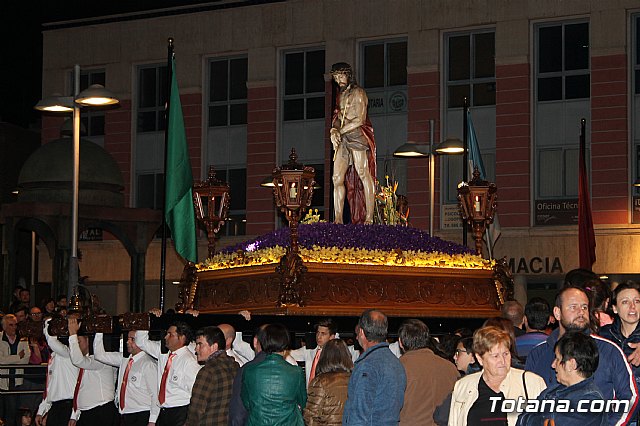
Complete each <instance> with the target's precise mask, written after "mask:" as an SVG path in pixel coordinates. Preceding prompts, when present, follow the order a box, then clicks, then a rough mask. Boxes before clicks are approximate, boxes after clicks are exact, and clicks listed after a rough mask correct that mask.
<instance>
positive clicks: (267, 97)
mask: <svg viewBox="0 0 640 426" xmlns="http://www.w3.org/2000/svg"><path fill="white" fill-rule="evenodd" d="M247 102H248V104H247V109H248V111H247V114H248V117H247V234H248V235H261V234H264V233H267V232H270V231H272V230H273V229H274V225H275V224H274V205H273V192H272V191H271V190H269V189H267V188H263V187H261V186H260V182H262V180H263V179H264V178H265V177H267V176H269V175H271V173H272V172H273V167H274V165H275V163H276V120H277V113H276V107H277V89H276V87H255V88H249V90H248V93H247Z"/></svg>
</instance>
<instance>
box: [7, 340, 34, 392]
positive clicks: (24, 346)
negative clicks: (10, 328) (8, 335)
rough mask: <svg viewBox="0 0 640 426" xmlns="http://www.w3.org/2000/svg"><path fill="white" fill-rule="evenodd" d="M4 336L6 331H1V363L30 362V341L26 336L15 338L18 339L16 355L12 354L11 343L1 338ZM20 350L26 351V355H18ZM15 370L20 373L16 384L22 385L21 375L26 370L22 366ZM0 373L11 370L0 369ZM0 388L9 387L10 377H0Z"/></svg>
mask: <svg viewBox="0 0 640 426" xmlns="http://www.w3.org/2000/svg"><path fill="white" fill-rule="evenodd" d="M3 336H4V333H0V364H29V357H30V356H31V350H30V349H29V341H28V340H27V339H26V338H25V339H21V338H20V337H18V336H17V335H16V336H15V339H16V340H17V341H18V348H17V350H16V355H11V348H10V347H9V343H8V342H5V341H4V340H1V339H2V337H3ZM14 342H15V341H14ZM20 351H24V356H23V357H22V358H20V355H18V354H19V353H20ZM15 372H16V374H17V375H18V377H16V378H15V381H16V386H20V385H21V384H22V383H23V379H22V376H21V375H22V374H24V370H23V369H22V368H18V369H16V370H15ZM0 374H9V370H4V369H3V370H0ZM0 389H4V390H8V389H9V378H7V377H4V378H0Z"/></svg>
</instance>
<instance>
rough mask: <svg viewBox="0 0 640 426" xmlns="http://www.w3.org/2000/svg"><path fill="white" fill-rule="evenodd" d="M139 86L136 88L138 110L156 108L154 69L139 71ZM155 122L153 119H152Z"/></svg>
mask: <svg viewBox="0 0 640 426" xmlns="http://www.w3.org/2000/svg"><path fill="white" fill-rule="evenodd" d="M139 77H140V82H139V83H140V85H139V88H138V99H139V104H138V106H139V107H140V108H146V107H154V106H156V88H157V84H156V83H157V81H156V69H155V68H142V69H141V70H140V74H139ZM154 121H155V118H154Z"/></svg>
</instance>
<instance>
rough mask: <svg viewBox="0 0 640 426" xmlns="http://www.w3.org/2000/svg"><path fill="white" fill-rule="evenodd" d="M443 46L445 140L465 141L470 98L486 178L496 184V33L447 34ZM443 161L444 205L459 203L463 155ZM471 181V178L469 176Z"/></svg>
mask: <svg viewBox="0 0 640 426" xmlns="http://www.w3.org/2000/svg"><path fill="white" fill-rule="evenodd" d="M444 46H445V53H444V57H445V71H444V73H443V75H444V76H443V80H444V84H445V86H446V96H445V99H444V102H445V104H446V110H445V127H444V135H443V138H445V137H456V138H459V139H462V138H463V127H464V114H463V106H464V99H465V98H467V101H468V105H469V111H470V116H471V122H472V124H473V128H474V131H475V134H476V138H477V141H478V145H479V147H480V154H481V155H482V162H483V164H484V169H485V173H486V176H485V179H487V180H488V181H492V182H493V181H495V162H496V108H495V105H496V70H495V30H494V29H483V30H478V31H467V32H456V33H451V34H445V36H444ZM441 162H442V165H443V177H442V185H443V188H442V201H443V204H457V202H458V201H457V197H458V190H457V188H458V183H460V182H461V181H462V175H463V169H462V167H463V164H462V156H459V155H447V156H443V157H442V159H441ZM468 178H469V179H471V174H470V173H469V174H468ZM443 216H444V215H443Z"/></svg>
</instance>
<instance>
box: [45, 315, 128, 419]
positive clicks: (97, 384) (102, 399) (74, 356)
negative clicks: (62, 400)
mask: <svg viewBox="0 0 640 426" xmlns="http://www.w3.org/2000/svg"><path fill="white" fill-rule="evenodd" d="M79 328H80V323H79V322H78V320H77V318H75V317H73V316H70V317H69V353H70V354H71V362H72V363H73V365H75V366H76V367H78V368H79V369H80V371H79V372H78V379H77V380H76V386H75V388H74V391H73V410H72V412H71V419H70V421H69V426H73V425H74V424H75V425H76V426H113V424H114V422H115V420H116V416H117V411H116V408H115V406H114V405H113V399H114V397H115V379H116V369H115V368H113V367H112V366H110V365H107V364H103V363H101V362H100V361H98V360H96V359H95V358H94V356H93V355H89V338H88V337H87V336H78V330H79ZM47 423H48V422H47Z"/></svg>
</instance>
